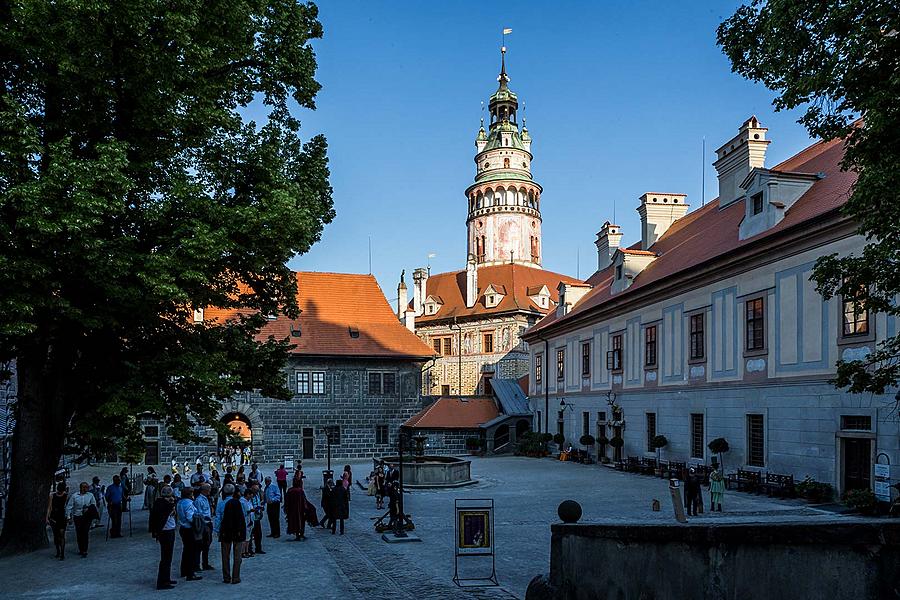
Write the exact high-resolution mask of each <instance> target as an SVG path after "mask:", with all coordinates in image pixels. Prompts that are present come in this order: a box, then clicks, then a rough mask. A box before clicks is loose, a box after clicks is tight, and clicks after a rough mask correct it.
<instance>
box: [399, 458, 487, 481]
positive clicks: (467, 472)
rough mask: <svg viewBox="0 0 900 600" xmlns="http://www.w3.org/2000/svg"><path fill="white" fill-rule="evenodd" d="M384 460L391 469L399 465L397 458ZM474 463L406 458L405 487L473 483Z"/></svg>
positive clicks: (455, 460) (458, 459)
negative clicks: (420, 460) (419, 460)
mask: <svg viewBox="0 0 900 600" xmlns="http://www.w3.org/2000/svg"><path fill="white" fill-rule="evenodd" d="M382 460H384V462H386V463H387V464H388V465H390V466H391V467H393V466H395V465H396V464H397V457H396V456H390V457H385V458H383V459H382ZM471 467H472V462H471V461H469V460H466V459H463V458H455V457H452V456H425V457H423V461H422V462H417V461H416V459H415V458H410V457H406V459H405V460H404V461H403V485H405V486H409V487H412V488H415V487H423V488H427V487H451V486H457V485H462V484H467V483H473V481H472V469H471Z"/></svg>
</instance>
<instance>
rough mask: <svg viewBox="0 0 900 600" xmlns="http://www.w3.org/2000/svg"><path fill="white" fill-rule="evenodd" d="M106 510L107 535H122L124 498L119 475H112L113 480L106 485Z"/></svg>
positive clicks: (123, 487)
mask: <svg viewBox="0 0 900 600" xmlns="http://www.w3.org/2000/svg"><path fill="white" fill-rule="evenodd" d="M104 496H105V497H106V510H107V511H109V521H110V523H111V525H110V527H109V537H111V538H120V537H122V502H123V501H124V500H125V486H123V485H122V479H121V477H120V476H119V475H113V482H112V483H111V484H110V485H108V486H106V493H105V494H104Z"/></svg>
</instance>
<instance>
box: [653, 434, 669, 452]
mask: <svg viewBox="0 0 900 600" xmlns="http://www.w3.org/2000/svg"><path fill="white" fill-rule="evenodd" d="M651 443H652V444H653V448H654V449H656V450H659V449H660V448H665V447H666V446H668V445H669V440H668V439H667V438H666V436H664V435H655V436H653V439H652V440H651Z"/></svg>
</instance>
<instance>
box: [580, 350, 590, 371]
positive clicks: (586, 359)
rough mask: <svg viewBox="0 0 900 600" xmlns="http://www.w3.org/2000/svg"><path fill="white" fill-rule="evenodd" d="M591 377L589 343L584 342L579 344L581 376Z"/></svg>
mask: <svg viewBox="0 0 900 600" xmlns="http://www.w3.org/2000/svg"><path fill="white" fill-rule="evenodd" d="M590 375H591V343H590V342H585V343H583V344H581V376H582V377H590Z"/></svg>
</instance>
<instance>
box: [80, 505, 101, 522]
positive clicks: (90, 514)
mask: <svg viewBox="0 0 900 600" xmlns="http://www.w3.org/2000/svg"><path fill="white" fill-rule="evenodd" d="M81 516H83V517H87V518H88V520H89V521H99V520H100V511H99V510H97V505H96V504H88V505H87V507H85V509H84V511H83V512H82V513H81Z"/></svg>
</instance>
